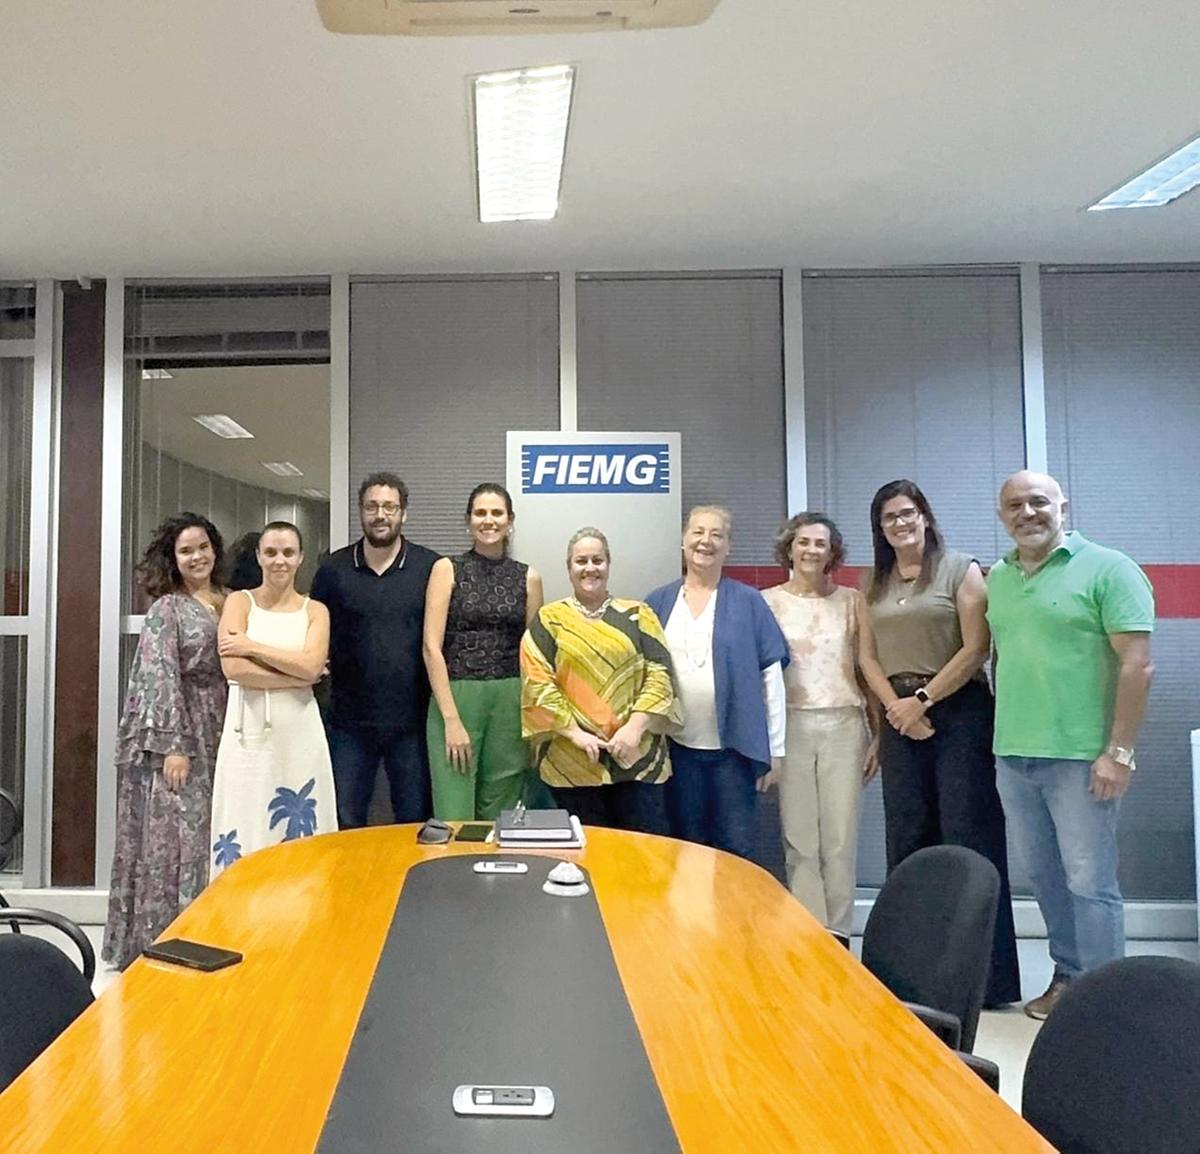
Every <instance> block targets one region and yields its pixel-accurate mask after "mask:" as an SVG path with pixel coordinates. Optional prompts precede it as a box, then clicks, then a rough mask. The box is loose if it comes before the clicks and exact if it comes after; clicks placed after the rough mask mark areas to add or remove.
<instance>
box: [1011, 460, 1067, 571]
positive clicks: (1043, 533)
mask: <svg viewBox="0 0 1200 1154" xmlns="http://www.w3.org/2000/svg"><path fill="white" fill-rule="evenodd" d="M997 511H998V512H999V514H1000V520H1001V521H1003V522H1004V528H1005V529H1006V530H1008V535H1009V536H1010V537H1011V538H1012V539H1013V541H1014V542H1015V543H1016V546H1017V552H1018V553H1019V554H1020V556H1021V560H1022V561H1026V562H1040V561H1042V560H1043V559H1044V558H1046V557H1047V556H1049V554H1050V553H1051V552H1052V551H1053V550H1054V549H1057V548H1058V546H1059V545H1060V544H1062V539H1063V519H1064V517H1065V515H1066V511H1067V499H1066V497H1065V496H1064V495H1063V491H1062V486H1061V485H1060V484H1059V483H1058V482H1057V481H1056V480H1055V479H1054V478H1053V477H1051V476H1050V474H1049V473H1035V472H1033V471H1032V470H1030V469H1022V470H1021V471H1020V472H1019V473H1014V474H1013V475H1012V476H1011V477H1009V479H1008V480H1007V481H1005V482H1004V484H1003V485H1002V486H1001V488H1000V508H999V509H998V510H997Z"/></svg>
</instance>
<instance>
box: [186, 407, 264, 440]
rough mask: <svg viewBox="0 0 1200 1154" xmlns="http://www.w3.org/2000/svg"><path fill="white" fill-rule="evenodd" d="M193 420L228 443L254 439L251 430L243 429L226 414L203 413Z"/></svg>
mask: <svg viewBox="0 0 1200 1154" xmlns="http://www.w3.org/2000/svg"><path fill="white" fill-rule="evenodd" d="M192 420H193V421H195V422H196V424H198V425H203V426H204V427H205V428H206V429H207V430H208V431H209V432H210V433H216V434H217V436H218V437H224V438H225V439H226V440H227V441H236V440H243V439H249V440H253V439H254V434H253V433H252V432H250V430H249V429H244V428H242V426H241V425H239V424H238V423H237V421H235V420H234V419H233V418H232V417H228V416H226V415H225V414H224V413H201V414H200V415H199V416H195V417H193V418H192Z"/></svg>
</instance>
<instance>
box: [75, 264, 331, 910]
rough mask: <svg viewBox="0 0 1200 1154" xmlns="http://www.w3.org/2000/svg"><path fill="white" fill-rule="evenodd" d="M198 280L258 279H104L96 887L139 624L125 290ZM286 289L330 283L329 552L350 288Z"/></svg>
mask: <svg viewBox="0 0 1200 1154" xmlns="http://www.w3.org/2000/svg"><path fill="white" fill-rule="evenodd" d="M197 280H207V281H216V280H220V283H223V284H224V283H228V284H235V285H236V284H261V283H263V280H262V278H256V277H230V278H224V279H222V278H213V277H199V278H150V279H146V280H141V279H136V280H126V279H125V278H124V277H119V276H113V277H109V278H107V282H106V283H107V289H106V296H105V313H104V400H103V407H104V429H103V464H102V467H101V482H100V487H101V553H100V679H99V680H100V693H99V700H98V703H97V717H96V858H95V886H96V888H97V889H104V888H106V887H107V885H108V881H109V875H110V872H111V869H112V854H113V848H114V844H115V838H116V800H117V771H116V766H115V765H114V763H113V754H114V752H115V749H116V738H117V726H118V724H119V722H120V711H121V693H122V688H123V687H122V685H121V640H122V638H123V637H126V636H136V635H137V634H139V633H140V632H141V630H142V623H143V621H144V620H145V618H144V617H143V616H142V615H141V614H125V613H123V611H122V610H123V606H122V598H121V591H122V587H123V581H124V576H123V573H122V566H123V561H124V558H123V555H122V548H123V540H124V527H125V516H126V510H125V507H124V500H125V476H124V471H125V402H126V397H125V369H126V356H125V314H126V289H127V288H129V287H135V286H137V285H140V284H155V285H158V284H180V285H183V284H193V283H195V282H196V281H197ZM276 280H278V281H280V282H282V281H287V282H289V283H292V282H295V283H304V282H327V283H328V285H329V309H330V316H329V346H330V347H329V377H330V380H329V421H330V428H329V463H330V501H329V534H330V537H329V539H330V547H331V548H334V549H336V548H339V547H340V546H341V545H343V544H345V543H346V536H347V532H348V523H347V510H346V508H345V504H344V502H339V501H338V500H337V499H335V494H336V493H337V492H338V489H339V486H340V487H341V489H342V490H343V491H344V490H345V489H346V487H347V485H348V471H349V460H350V444H349V430H350V386H349V382H350V375H349V367H350V357H349V354H350V289H349V277H348V276H347V275H346V274H344V273H343V274H331V275H329V276H328V277H325V276H317V277H279V278H272V283H274V282H275V281H276Z"/></svg>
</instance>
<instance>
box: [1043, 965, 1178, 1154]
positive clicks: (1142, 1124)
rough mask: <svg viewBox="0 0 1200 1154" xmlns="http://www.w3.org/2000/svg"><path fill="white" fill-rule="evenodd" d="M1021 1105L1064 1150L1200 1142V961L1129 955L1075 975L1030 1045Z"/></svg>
mask: <svg viewBox="0 0 1200 1154" xmlns="http://www.w3.org/2000/svg"><path fill="white" fill-rule="evenodd" d="M1021 1112H1022V1114H1024V1115H1025V1118H1026V1119H1027V1120H1028V1121H1029V1122H1030V1124H1031V1125H1033V1126H1034V1127H1035V1128H1036V1129H1037V1130H1038V1131H1039V1132H1040V1133H1041V1134H1042V1135H1043V1136H1044V1137H1045V1138H1046V1139H1047V1140H1048V1141H1050V1142H1052V1143H1053V1144H1054V1145H1055V1146H1056V1147H1058V1149H1059V1150H1060V1151H1062V1154H1149V1152H1150V1151H1153V1152H1154V1154H1185V1152H1186V1154H1195V1152H1196V1151H1197V1150H1200V966H1197V965H1196V964H1195V963H1194V962H1185V961H1183V960H1181V959H1180V958H1158V957H1143V958H1125V959H1123V960H1122V961H1118V962H1111V963H1109V964H1108V965H1107V966H1102V967H1101V968H1100V969H1098V970H1094V971H1093V972H1092V973H1090V974H1087V975H1085V976H1084V977H1082V978H1080V979H1079V980H1078V981H1077V982H1075V983H1073V984H1072V985H1071V986H1070V987H1069V988H1068V989H1067V991H1066V993H1065V994H1064V995H1063V997H1062V999H1061V1000H1060V1001H1059V1003H1058V1005H1056V1006H1055V1007H1054V1011H1053V1013H1051V1015H1050V1017H1049V1018H1047V1019H1046V1023H1045V1025H1044V1026H1042V1028H1041V1031H1040V1032H1039V1033H1038V1036H1037V1038H1036V1039H1035V1040H1034V1043H1033V1048H1032V1049H1031V1050H1030V1052H1029V1061H1028V1063H1027V1064H1026V1066H1025V1084H1024V1090H1023V1092H1022V1100H1021Z"/></svg>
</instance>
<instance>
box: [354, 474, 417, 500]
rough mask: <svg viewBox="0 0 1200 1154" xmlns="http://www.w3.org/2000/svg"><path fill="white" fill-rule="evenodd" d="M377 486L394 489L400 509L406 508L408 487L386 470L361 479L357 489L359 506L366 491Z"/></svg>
mask: <svg viewBox="0 0 1200 1154" xmlns="http://www.w3.org/2000/svg"><path fill="white" fill-rule="evenodd" d="M377 485H382V486H383V487H384V488H386V489H395V490H396V492H397V493H399V495H400V508H401V509H407V508H408V486H407V485H406V484H405V483H404V482H403V481H401V480H400V478H399V477H397V476H396V474H395V473H389V472H388V471H387V470H386V469H381V470H379V471H378V472H375V473H368V474H367V475H366V476H365V477H364V478H363V480H362V484H361V485H359V487H358V503H359V505H361V504H362V503H363V497H365V496H366V493H367V490H368V489H374V488H375V487H376V486H377Z"/></svg>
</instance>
